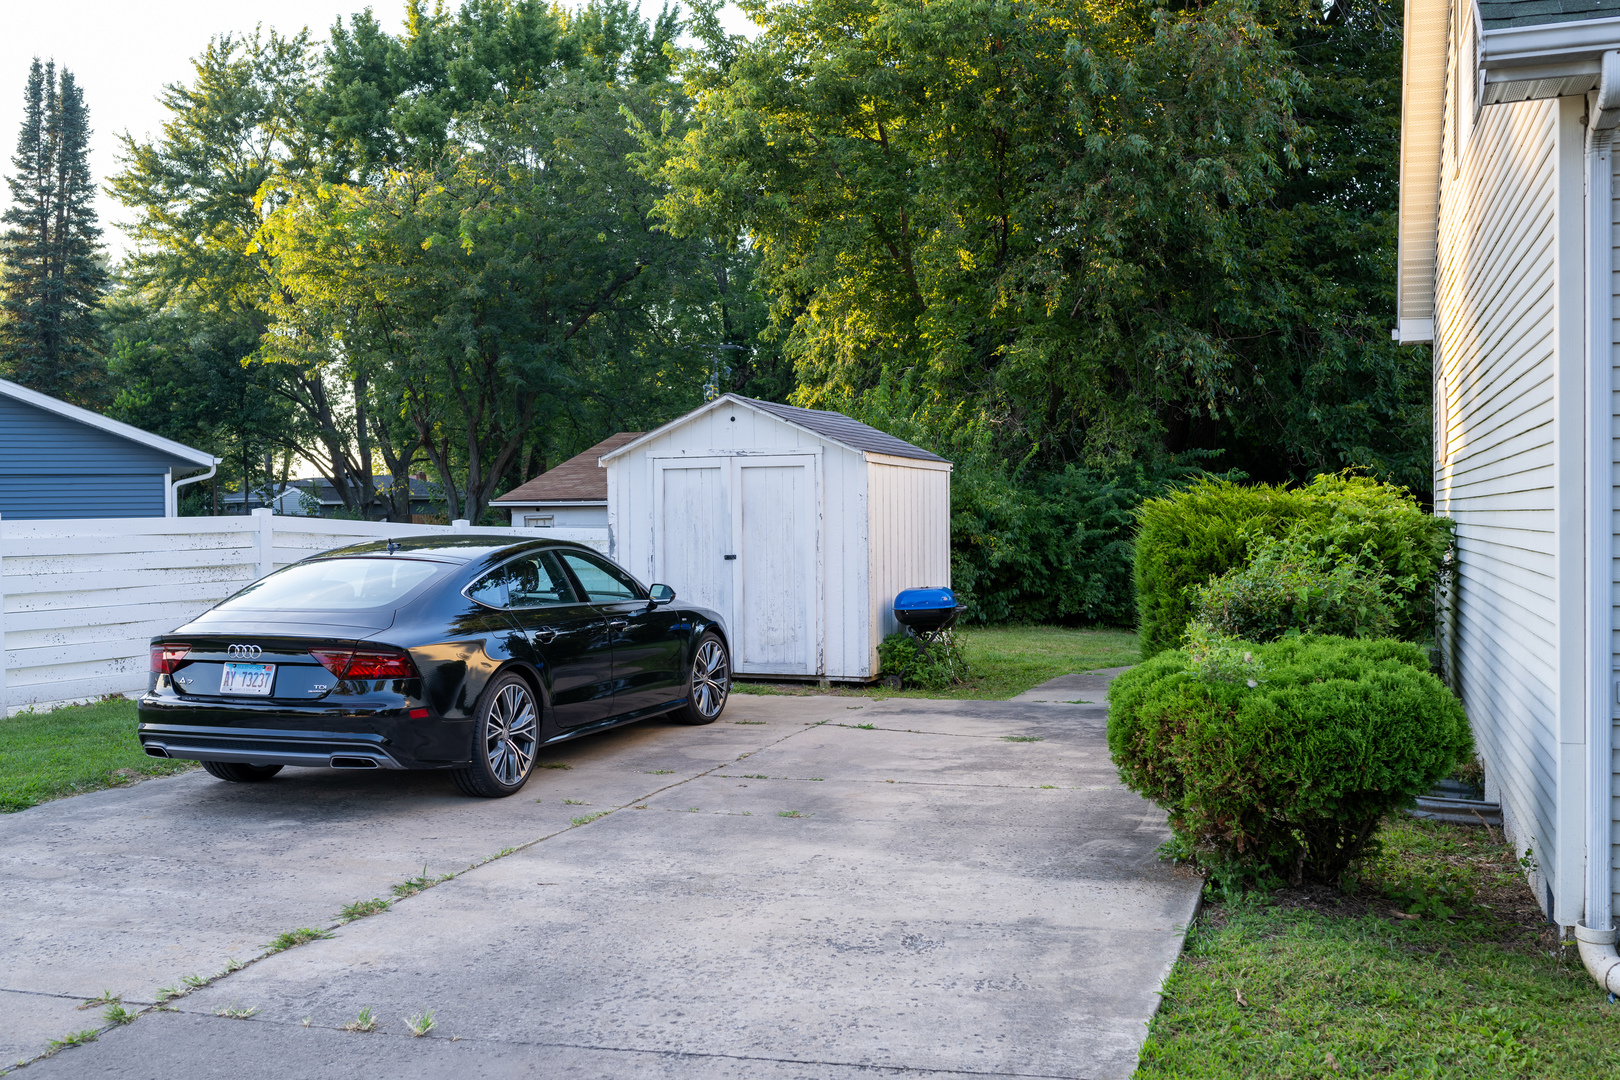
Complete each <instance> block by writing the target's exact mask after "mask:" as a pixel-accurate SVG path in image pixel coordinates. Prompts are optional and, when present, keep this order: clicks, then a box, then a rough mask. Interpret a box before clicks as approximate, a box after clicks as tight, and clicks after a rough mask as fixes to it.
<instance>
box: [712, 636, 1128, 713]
mask: <svg viewBox="0 0 1620 1080" xmlns="http://www.w3.org/2000/svg"><path fill="white" fill-rule="evenodd" d="M956 633H957V635H958V636H959V637H960V638H961V641H962V651H963V653H964V654H965V655H966V657H967V663H968V671H969V675H968V678H967V681H966V682H964V683H962V684H960V685H957V686H953V687H951V688H949V689H946V690H921V689H916V690H906V689H901V690H887V689H884V688H883V687H882V686H881V685H873V686H869V687H867V686H860V687H845V688H840V689H835V690H832V691H821V690H818V689H816V688H814V687H810V686H805V685H803V684H796V683H757V682H744V681H739V682H736V683H734V684H733V687H732V689H733V692H734V693H741V694H815V693H826V692H830V693H833V694H843V695H849V696H857V697H878V698H883V697H894V696H901V697H921V698H956V699H962V700H978V701H1004V700H1006V699H1007V698H1010V697H1013V696H1014V695H1016V694H1021V693H1023V692H1024V691H1025V690H1028V689H1029V688H1030V687H1032V686H1035V685H1038V684H1039V683H1043V682H1045V681H1046V680H1048V679H1052V678H1056V677H1057V676H1059V675H1067V674H1070V673H1071V672H1076V671H1091V670H1093V669H1095V668H1111V667H1124V666H1125V665H1127V664H1134V663H1136V661H1137V660H1138V659H1139V658H1140V653H1139V652H1138V650H1137V645H1136V635H1135V634H1134V633H1131V632H1130V631H1128V630H1076V629H1071V628H1070V627H1066V626H1016V625H1015V626H969V627H961V626H958V627H957V628H956Z"/></svg>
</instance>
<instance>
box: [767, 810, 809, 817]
mask: <svg viewBox="0 0 1620 1080" xmlns="http://www.w3.org/2000/svg"><path fill="white" fill-rule="evenodd" d="M776 816H777V817H815V815H814V814H806V813H804V812H803V811H801V810H778V811H777V812H776Z"/></svg>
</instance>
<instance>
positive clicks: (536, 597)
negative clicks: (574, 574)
mask: <svg viewBox="0 0 1620 1080" xmlns="http://www.w3.org/2000/svg"><path fill="white" fill-rule="evenodd" d="M507 565H509V566H511V567H513V568H514V570H515V572H516V576H515V577H514V578H513V581H512V584H511V585H510V586H508V589H509V596H508V601H507V602H508V603H509V604H510V606H512V607H515V608H525V607H540V606H542V605H544V604H577V603H578V602H579V601H578V600H577V599H576V598H575V596H574V587H573V586H572V585H571V584H569V582H568V575H567V574H565V573H563V570H562V567H561V566H559V565H557V557H556V556H555V555H553V554H552V553H551V552H549V551H541V552H537V553H536V554H534V555H531V556H529V557H528V558H524V559H515V560H513V561H512V562H511V563H508V564H507Z"/></svg>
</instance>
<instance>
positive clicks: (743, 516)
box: [601, 394, 951, 680]
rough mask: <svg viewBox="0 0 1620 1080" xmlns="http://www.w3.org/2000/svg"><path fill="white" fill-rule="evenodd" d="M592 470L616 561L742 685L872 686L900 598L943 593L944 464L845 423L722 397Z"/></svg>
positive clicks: (946, 531) (947, 555)
mask: <svg viewBox="0 0 1620 1080" xmlns="http://www.w3.org/2000/svg"><path fill="white" fill-rule="evenodd" d="M601 461H602V464H603V466H605V467H606V468H607V477H608V480H607V482H608V536H609V541H608V543H609V551H610V553H611V554H612V555H613V557H614V558H616V559H617V560H618V561H619V562H620V563H622V564H623V565H624V566H625V567H626V568H627V569H629V570H630V571H631V572H632V573H634V574H636V575H638V576H639V577H641V578H643V579H644V580H646V581H649V582H653V581H657V582H663V583H664V584H666V585H670V586H672V587H674V589H675V591H676V594H677V595H678V596H679V597H680V598H681V599H684V600H688V601H690V602H691V603H694V604H699V605H702V606H703V607H707V608H712V609H713V610H715V611H717V612H719V613H720V615H721V616H722V618H724V620H725V623H726V627H727V631H728V634H729V637H730V639H731V652H732V666H733V668H734V669H735V670H736V672H737V673H738V674H739V675H770V676H783V677H789V678H820V679H841V680H865V679H871V678H873V677H874V676H875V675H876V674H877V670H878V665H877V646H878V642H879V641H881V640H882V639H883V637H884V635H886V634H890V633H894V632H895V631H897V630H899V628H900V627H899V624H898V623H896V622H895V620H894V613H893V612H892V610H891V606H892V605H893V603H894V597H895V594H896V593H898V592H900V591H901V590H902V589H907V588H913V587H920V586H941V585H949V584H950V577H951V464H950V462H948V461H946V460H945V459H944V458H941V457H939V456H937V455H935V454H930V453H929V452H928V451H926V450H923V449H922V448H920V447H916V446H913V445H911V444H910V443H908V442H904V441H903V440H900V439H897V438H895V437H894V436H892V435H886V434H884V433H883V432H881V431H878V430H877V429H876V428H872V427H868V426H867V425H865V424H862V423H860V422H858V421H855V420H851V419H850V418H849V417H847V416H844V415H843V414H841V413H835V412H822V411H818V410H815V409H800V408H795V407H794V406H791V405H778V404H776V403H774V402H769V401H756V400H754V399H752V398H745V397H740V396H738V395H736V394H726V395H723V396H722V397H719V398H716V399H715V400H713V401H711V402H709V403H708V404H706V405H704V406H702V407H701V408H699V409H695V410H693V411H692V412H690V413H687V414H686V415H685V416H683V417H681V418H679V419H678V420H673V421H671V422H670V423H668V424H665V425H664V426H663V427H661V428H658V429H657V430H655V431H650V432H648V433H647V434H645V435H643V436H641V437H640V438H639V439H636V440H635V441H634V442H631V443H628V444H626V445H624V446H621V447H620V448H618V449H617V450H614V451H612V452H611V453H608V454H605V455H603V457H602V459H601Z"/></svg>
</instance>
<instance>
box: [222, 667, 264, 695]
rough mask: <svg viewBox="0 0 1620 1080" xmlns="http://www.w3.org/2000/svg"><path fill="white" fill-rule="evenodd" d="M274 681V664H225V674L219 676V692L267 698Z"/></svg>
mask: <svg viewBox="0 0 1620 1080" xmlns="http://www.w3.org/2000/svg"><path fill="white" fill-rule="evenodd" d="M275 681H276V665H274V664H226V665H225V673H224V674H223V675H221V676H220V680H219V692H220V693H222V694H256V695H258V696H259V697H269V696H270V686H271V684H272V683H274V682H275Z"/></svg>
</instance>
